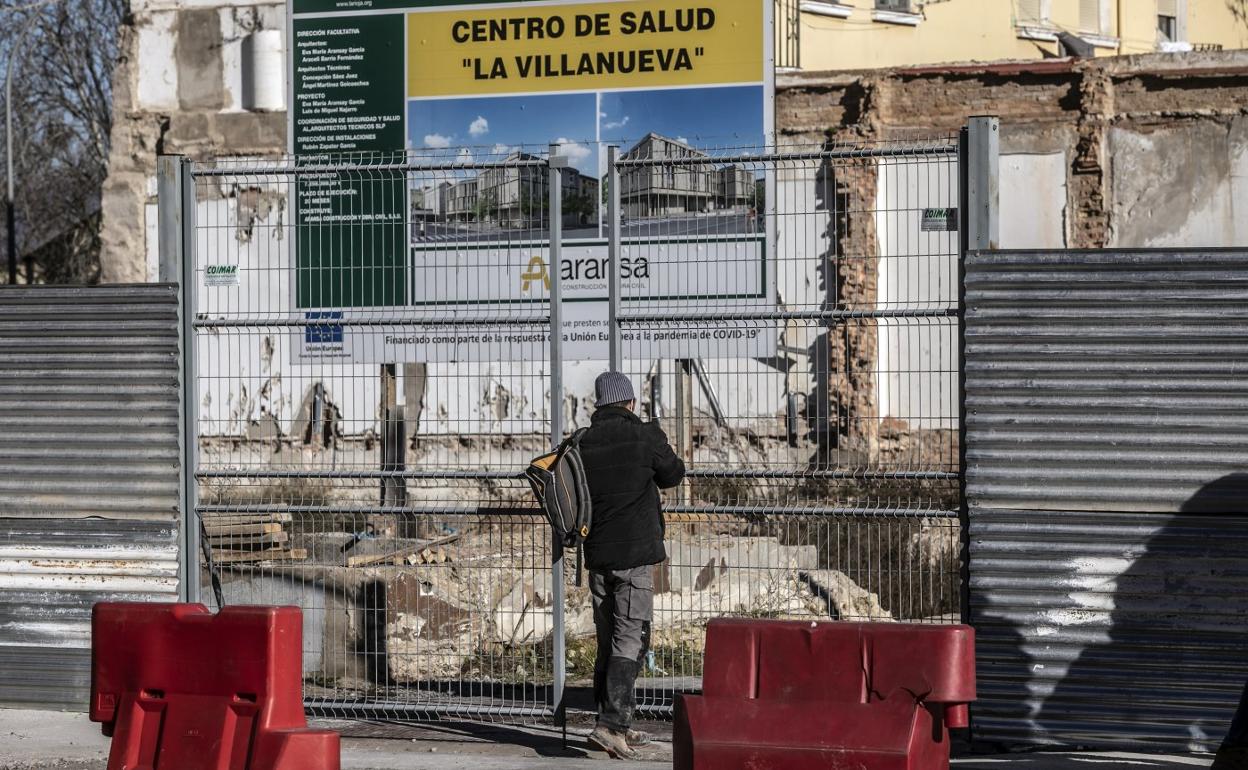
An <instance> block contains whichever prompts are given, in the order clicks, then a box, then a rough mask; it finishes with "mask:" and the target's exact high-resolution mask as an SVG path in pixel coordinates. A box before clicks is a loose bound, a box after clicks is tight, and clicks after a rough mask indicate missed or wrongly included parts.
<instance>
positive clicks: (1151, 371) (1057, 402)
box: [965, 251, 1248, 512]
mask: <svg viewBox="0 0 1248 770" xmlns="http://www.w3.org/2000/svg"><path fill="white" fill-rule="evenodd" d="M966 306H967V323H966V364H965V365H966V408H967V416H968V423H967V427H968V429H969V430H971V431H972V435H971V436H970V439H971V440H968V446H967V483H968V485H969V491H970V493H971V494H972V495H973V497H974V499H975V500H976V501H977V502H978V503H979V504H981V505H984V506H989V507H1008V508H1036V509H1044V508H1048V509H1053V510H1086V511H1098V510H1103V511H1120V510H1130V511H1161V512H1168V511H1177V510H1179V509H1180V508H1181V507H1182V506H1183V505H1184V504H1185V503H1187V501H1188V500H1189V499H1190V498H1191V497H1192V495H1193V494H1195V492H1196V491H1197V490H1198V489H1200V488H1201V487H1202V486H1203V485H1205V484H1207V483H1208V482H1210V481H1212V480H1214V479H1216V478H1218V477H1219V476H1222V475H1224V474H1228V473H1232V472H1235V471H1241V470H1245V465H1246V463H1248V377H1246V376H1245V373H1248V251H1201V252H1173V251H1164V252H1123V251H1098V252H1081V251H1070V252H995V253H988V254H972V255H970V256H969V257H968V260H967V267H966Z"/></svg>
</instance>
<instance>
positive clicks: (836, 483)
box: [617, 139, 960, 711]
mask: <svg viewBox="0 0 1248 770" xmlns="http://www.w3.org/2000/svg"><path fill="white" fill-rule="evenodd" d="M617 166H618V172H617V173H618V176H619V188H620V191H621V205H620V212H621V217H622V222H621V224H620V232H621V237H622V240H621V243H620V247H619V248H620V255H621V259H623V260H625V261H629V260H631V261H632V262H634V263H635V262H637V261H644V262H646V263H647V265H648V267H649V269H650V271H651V272H652V273H657V274H664V273H670V274H674V275H675V276H676V277H677V278H676V283H677V285H678V286H679V287H680V289H679V290H678V291H675V292H666V293H665V292H655V291H654V290H653V287H639V286H638V285H637V284H636V282H630V281H628V280H623V281H621V284H620V287H619V303H618V311H617V316H618V325H619V328H620V330H621V336H622V342H621V359H622V365H623V368H624V370H625V371H627V372H628V373H629V374H630V376H632V377H633V379H634V380H635V381H637V382H640V383H644V384H645V387H644V388H643V389H642V391H643V393H644V395H643V397H642V404H641V408H642V410H643V412H644V413H645V414H646V415H647V416H649V417H652V418H655V419H659V420H660V421H661V423H662V424H663V426H664V428H665V430H666V432H667V434H668V436H669V437H670V438H671V439H672V441H673V443H674V445H675V446H676V447H677V451H678V452H679V453H680V454H681V455H682V456H684V458H685V459H686V462H687V464H688V467H689V473H688V478H687V480H686V482H685V483H684V484H683V485H682V486H681V487H680V488H678V489H676V490H672V491H671V492H669V493H668V495H667V499H666V506H665V510H666V511H667V532H666V538H667V551H668V555H669V562H668V563H666V564H664V565H661V567H660V576H659V584H660V587H661V589H663V590H660V593H659V594H658V595H657V596H656V599H655V605H656V613H655V628H654V633H653V639H654V645H653V646H654V652H653V657H652V659H651V661H650V663H649V666H648V670H647V671H646V672H645V673H644V674H643V677H644V678H643V680H642V681H641V683H640V684H639V688H640V691H641V694H642V695H643V696H644V703H645V704H647V705H648V706H649V707H651V708H653V709H655V710H659V711H663V710H666V709H667V708H669V707H670V704H671V702H672V695H673V691H675V690H680V689H686V688H696V687H697V686H698V677H699V676H700V674H701V647H700V645H701V642H702V638H703V634H702V627H703V625H704V624H705V622H706V620H707V619H709V618H710V617H714V616H721V615H738V616H741V615H744V616H756V617H784V618H812V619H845V620H906V621H918V622H951V621H952V622H957V621H958V620H959V619H960V606H959V594H960V575H959V564H960V560H959V549H960V530H959V524H958V521H959V519H958V511H959V507H960V499H959V494H960V493H959V489H960V482H959V467H960V460H959V447H958V429H959V403H960V398H959V391H958V362H957V339H958V316H957V310H958V253H959V240H958V233H957V232H956V231H955V230H954V229H953V228H952V226H951V225H952V222H953V218H954V217H956V213H955V212H954V210H955V209H956V207H957V206H958V163H957V144H956V141H954V140H952V139H949V140H938V141H930V142H918V143H915V142H907V143H904V144H902V143H884V144H872V145H859V146H834V147H828V148H824V149H822V150H819V151H815V152H802V151H793V152H788V153H774V152H773V153H770V154H763V153H759V152H755V151H752V150H742V149H729V150H722V151H715V152H706V151H702V150H697V149H693V148H689V147H684V146H680V145H679V144H674V143H668V144H662V143H661V142H659V141H655V142H653V143H651V144H650V145H649V146H641V147H638V148H634V149H633V150H632V151H630V152H628V153H625V154H623V155H622V156H621V157H620V159H619V161H618V164H617ZM768 243H770V244H772V245H771V247H770V249H768V247H767V244H768ZM664 351H666V352H667V353H668V355H666V356H665V355H664ZM734 351H736V352H737V353H738V355H733V352H734ZM665 358H666V359H667V360H664V359H665Z"/></svg>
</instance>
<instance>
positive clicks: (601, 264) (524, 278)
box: [520, 255, 650, 291]
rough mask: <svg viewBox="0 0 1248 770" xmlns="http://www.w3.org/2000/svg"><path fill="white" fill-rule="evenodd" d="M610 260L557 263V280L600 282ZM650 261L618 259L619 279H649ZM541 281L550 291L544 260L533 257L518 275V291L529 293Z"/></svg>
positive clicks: (596, 258) (579, 259)
mask: <svg viewBox="0 0 1248 770" xmlns="http://www.w3.org/2000/svg"><path fill="white" fill-rule="evenodd" d="M610 262H611V260H610V259H609V258H607V257H580V258H577V259H563V260H560V261H559V279H560V280H562V281H600V280H602V279H604V278H606V277H607V274H608V268H609V265H610ZM649 277H650V260H648V259H646V258H645V257H637V258H635V259H634V258H629V257H621V258H620V278H622V279H624V280H628V279H630V278H649ZM537 281H541V282H542V285H543V286H545V287H546V289H547V290H548V291H549V290H550V271H549V270H547V267H546V260H544V259H542V258H541V256H538V255H534V256H533V257H531V258H530V259H529V264H528V266H527V267H526V268H525V269H524V272H522V273H520V291H529V289H530V288H532V286H533V284H534V283H535V282H537Z"/></svg>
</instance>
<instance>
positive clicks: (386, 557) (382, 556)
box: [347, 535, 459, 567]
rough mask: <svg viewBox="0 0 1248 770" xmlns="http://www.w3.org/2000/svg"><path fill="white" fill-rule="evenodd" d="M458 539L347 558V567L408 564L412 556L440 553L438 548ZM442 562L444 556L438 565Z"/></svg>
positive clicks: (420, 543) (450, 538) (443, 538)
mask: <svg viewBox="0 0 1248 770" xmlns="http://www.w3.org/2000/svg"><path fill="white" fill-rule="evenodd" d="M458 539H459V535H447V536H446V537H440V538H438V539H437V540H428V541H424V542H419V543H416V544H414V545H410V546H407V547H405V548H399V549H397V550H392V551H386V552H385V553H374V554H367V555H361V556H348V557H347V566H348V567H368V566H370V565H373V564H385V563H387V562H393V563H399V564H401V563H402V562H403V561H405V560H406V561H408V562H409V563H410V562H411V557H412V556H417V557H418V558H419V554H421V553H422V552H424V551H430V552H432V551H433V550H435V549H436V550H439V551H440V550H441V548H440V547H439V546H443V545H446V544H448V543H453V542H455V541H456V540H458ZM442 561H446V556H445V555H443V557H442V559H441V561H439V562H438V563H441V562H442Z"/></svg>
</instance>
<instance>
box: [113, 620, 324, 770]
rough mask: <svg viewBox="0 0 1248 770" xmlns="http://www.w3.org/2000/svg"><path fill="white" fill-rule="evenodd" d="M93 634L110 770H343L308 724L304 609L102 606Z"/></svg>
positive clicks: (319, 733) (321, 737) (316, 732)
mask: <svg viewBox="0 0 1248 770" xmlns="http://www.w3.org/2000/svg"><path fill="white" fill-rule="evenodd" d="M91 635H92V638H91V708H90V712H91V721H93V722H101V723H103V724H102V729H103V731H104V734H105V735H108V736H111V737H112V739H113V745H112V750H111V751H110V753H109V757H108V770H152V769H153V768H161V769H162V770H163V769H164V768H171V769H175V768H176V770H199V769H200V768H204V770H208V769H209V768H211V770H338V766H339V765H338V763H339V745H338V734H337V733H335V732H332V731H329V730H310V729H308V723H307V721H306V719H305V718H304V714H303V693H302V681H303V674H302V648H303V644H302V639H303V626H302V618H301V615H300V612H299V609H298V608H296V607H226V608H225V609H223V610H222V611H221V612H220V613H219V614H217V615H213V614H212V613H211V612H209V611H208V608H207V607H204V606H203V605H202V604H109V603H101V604H97V605H95V608H94V610H93V611H92V615H91Z"/></svg>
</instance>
